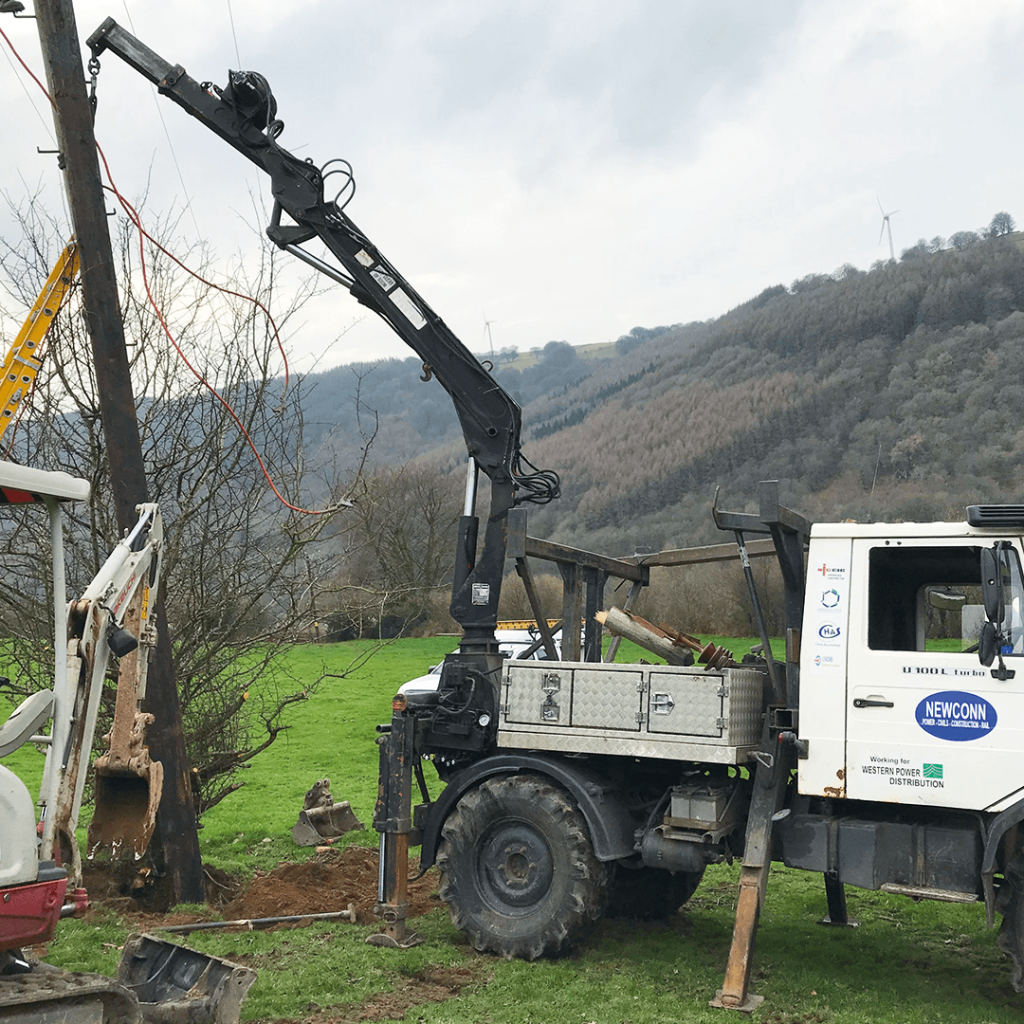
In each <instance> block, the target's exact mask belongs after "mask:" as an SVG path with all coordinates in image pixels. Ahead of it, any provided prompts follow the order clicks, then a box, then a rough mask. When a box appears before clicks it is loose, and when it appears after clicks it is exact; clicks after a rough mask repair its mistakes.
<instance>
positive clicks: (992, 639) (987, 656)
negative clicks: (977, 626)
mask: <svg viewBox="0 0 1024 1024" xmlns="http://www.w3.org/2000/svg"><path fill="white" fill-rule="evenodd" d="M998 645H999V636H998V634H997V633H996V627H995V625H994V624H993V623H991V622H986V623H985V625H984V626H982V627H981V634H980V635H979V636H978V661H980V662H981V663H982V665H984V666H985V668H988V667H989V666H990V665H991V664H992V662H993V661H995V660H996V649H997V647H998Z"/></svg>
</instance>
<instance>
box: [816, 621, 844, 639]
mask: <svg viewBox="0 0 1024 1024" xmlns="http://www.w3.org/2000/svg"><path fill="white" fill-rule="evenodd" d="M840 632H841V630H840V629H839V627H838V626H837V625H836V624H835V623H834V622H825V623H822V625H821V628H820V629H819V630H818V636H820V637H821V639H822V640H835V639H837V638H838V636H839V634H840Z"/></svg>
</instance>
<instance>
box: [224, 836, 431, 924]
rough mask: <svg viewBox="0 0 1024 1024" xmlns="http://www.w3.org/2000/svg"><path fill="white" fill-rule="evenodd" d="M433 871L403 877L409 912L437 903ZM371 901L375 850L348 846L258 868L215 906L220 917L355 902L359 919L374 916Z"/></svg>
mask: <svg viewBox="0 0 1024 1024" xmlns="http://www.w3.org/2000/svg"><path fill="white" fill-rule="evenodd" d="M437 884H438V883H437V875H436V873H435V872H434V871H429V872H427V874H426V875H424V876H423V878H419V879H417V880H416V881H414V882H410V883H409V915H410V917H415V916H417V915H419V914H426V913H427V912H428V911H431V910H433V909H434V908H435V907H439V906H441V900H440V898H439V897H438V895H437ZM376 902H377V851H376V850H368V849H366V847H363V846H349V847H347V848H346V849H345V850H344V851H343V852H342V854H341V856H340V857H339V856H338V854H337V853H335V852H333V851H332V852H331V853H324V854H318V855H317V856H316V857H314V858H313V859H312V860H308V861H306V862H305V863H303V864H280V865H278V866H277V867H276V868H275V869H274V870H273V871H271V872H269V873H267V874H258V875H257V876H256V877H255V878H254V879H253V880H252V884H251V885H250V886H249V888H248V889H247V890H246V891H245V892H244V893H242V895H241V896H239V897H238V898H237V899H234V900H232V901H231V902H230V903H228V904H227V905H226V906H224V907H222V908H221V913H222V914H223V915H224V918H225V920H229V921H231V920H242V919H247V920H252V919H254V918H259V917H286V916H290V915H294V914H326V913H330V912H331V911H337V910H348V907H349V904H352V906H354V907H355V911H356V920H357V921H358V922H359V923H360V924H372V923H373V922H374V917H373V906H374V904H375V903H376Z"/></svg>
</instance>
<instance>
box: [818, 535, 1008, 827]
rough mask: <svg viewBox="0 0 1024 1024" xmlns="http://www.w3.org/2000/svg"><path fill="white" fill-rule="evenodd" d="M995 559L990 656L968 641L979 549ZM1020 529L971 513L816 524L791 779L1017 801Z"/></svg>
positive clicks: (858, 790) (876, 797)
mask: <svg viewBox="0 0 1024 1024" xmlns="http://www.w3.org/2000/svg"><path fill="white" fill-rule="evenodd" d="M994 546H997V547H998V549H999V550H1000V551H1001V552H1002V558H1003V562H1002V564H1003V565H1004V566H1005V579H1004V580H1003V581H1002V586H1003V589H1004V590H1005V600H1004V602H1003V607H1004V609H1005V614H1004V620H1003V622H1002V623H1000V624H999V632H1000V636H1001V637H1002V642H1001V643H1000V645H999V646H1000V651H999V656H1000V661H1001V663H1003V659H1005V663H1004V668H1003V669H1002V670H1001V669H999V668H991V667H986V666H985V665H983V664H982V663H981V662H980V661H979V656H978V646H979V640H980V635H981V632H982V627H983V624H984V623H985V621H986V618H985V612H984V606H983V598H982V590H981V583H982V575H983V568H982V558H983V552H985V551H991V550H992V549H993V547H994ZM1020 553H1021V537H1020V534H1019V533H1017V534H1015V535H1014V534H1011V533H1010V532H1009V531H1007V530H1005V529H1003V530H996V529H993V528H990V527H983V526H972V525H971V524H970V523H926V524H922V523H903V524H899V525H893V524H871V525H859V524H835V523H830V524H816V525H815V526H814V527H813V528H812V532H811V541H810V546H809V553H808V573H807V586H806V591H805V599H804V616H803V642H802V650H801V659H800V680H801V683H800V735H801V738H802V740H804V741H805V742H806V744H807V756H806V758H803V759H801V760H800V761H799V762H798V771H799V791H800V793H801V794H804V795H808V796H822V797H846V798H848V799H854V800H871V801H881V802H886V803H899V804H912V805H923V806H933V807H956V808H959V809H962V810H973V811H990V812H997V811H1001V810H1003V809H1004V808H1006V807H1007V806H1009V805H1010V804H1011V803H1013V802H1014V801H1016V800H1017V799H1019V797H1020V795H1021V794H1020V791H1021V789H1022V788H1024V776H1018V775H1017V774H1016V772H1015V771H1014V765H1015V764H1016V762H1017V756H1018V753H1019V751H1020V750H1021V746H1022V739H1024V734H1022V729H1024V673H1021V672H1019V671H1017V670H1016V663H1017V662H1018V660H1019V659H1020V658H1021V657H1022V656H1024V644H1022V629H1021V623H1022V620H1021V609H1022V603H1024V587H1022V582H1021V569H1020Z"/></svg>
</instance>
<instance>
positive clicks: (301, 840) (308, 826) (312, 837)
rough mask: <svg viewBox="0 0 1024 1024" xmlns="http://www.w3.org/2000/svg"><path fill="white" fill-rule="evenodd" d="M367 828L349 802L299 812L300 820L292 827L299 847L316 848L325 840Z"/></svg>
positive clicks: (293, 835)
mask: <svg viewBox="0 0 1024 1024" xmlns="http://www.w3.org/2000/svg"><path fill="white" fill-rule="evenodd" d="M365 827H366V826H365V825H364V824H363V823H362V822H361V821H360V820H359V819H358V818H357V817H356V816H355V813H354V812H353V810H352V808H351V806H350V805H349V802H348V801H347V800H342V801H341V803H338V804H332V805H331V806H330V807H311V808H310V809H309V810H308V811H299V820H298V821H297V822H296V823H295V824H294V825H293V826H292V839H294V840H295V842H296V843H297V844H298V845H299V846H316V844H317V843H322V842H323V841H324V840H325V839H334V838H336V837H337V836H341V835H344V834H345V833H346V832H352V831H354V830H355V829H358V828H365Z"/></svg>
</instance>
